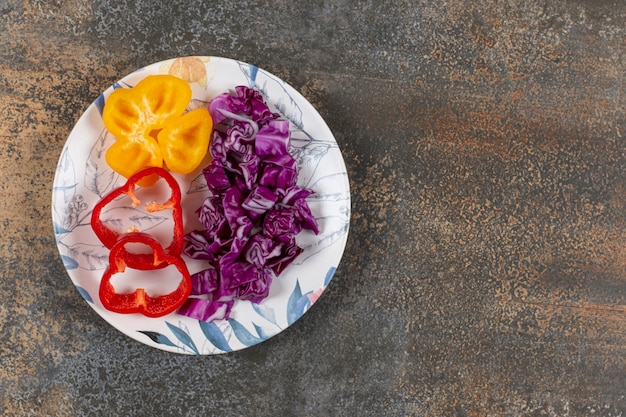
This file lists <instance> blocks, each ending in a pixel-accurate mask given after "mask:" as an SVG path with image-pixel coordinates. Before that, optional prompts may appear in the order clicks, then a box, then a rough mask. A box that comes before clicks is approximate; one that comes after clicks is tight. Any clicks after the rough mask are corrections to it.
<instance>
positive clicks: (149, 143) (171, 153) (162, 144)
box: [102, 75, 213, 185]
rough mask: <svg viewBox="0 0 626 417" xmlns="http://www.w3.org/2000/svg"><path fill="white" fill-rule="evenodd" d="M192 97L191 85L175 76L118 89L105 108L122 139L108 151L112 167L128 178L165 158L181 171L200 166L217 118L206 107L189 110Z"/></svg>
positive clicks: (151, 77) (111, 126) (104, 114)
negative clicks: (187, 110)
mask: <svg viewBox="0 0 626 417" xmlns="http://www.w3.org/2000/svg"><path fill="white" fill-rule="evenodd" d="M191 96H192V91H191V87H190V86H189V84H188V83H187V82H186V81H184V80H182V79H180V78H178V77H175V76H173V75H149V76H147V77H146V78H144V79H143V80H141V81H140V82H139V83H137V85H135V86H134V87H131V88H120V89H117V90H115V91H113V92H112V93H111V94H110V95H109V97H108V98H107V100H106V103H105V106H104V110H103V112H102V120H103V122H104V126H105V127H106V128H107V130H108V131H109V132H110V133H111V134H112V135H113V136H115V138H116V141H115V143H114V144H113V145H111V146H110V147H109V149H108V150H107V152H106V155H105V159H106V161H107V163H108V164H109V166H110V167H111V168H112V169H113V170H115V171H116V172H118V173H119V174H121V175H123V176H124V177H126V178H128V177H130V176H131V175H133V174H135V173H136V172H139V171H140V170H142V169H144V168H147V167H152V166H158V167H161V166H163V163H164V161H165V164H166V166H167V168H168V169H170V170H171V171H173V172H176V173H179V174H188V173H190V172H192V171H193V170H195V169H196V168H197V167H198V166H199V165H200V163H201V162H202V160H203V159H204V157H205V156H206V154H207V152H208V146H209V141H210V137H211V131H212V129H213V120H212V119H211V115H210V114H209V112H208V109H206V108H200V109H197V110H193V111H190V112H188V113H185V110H186V108H187V106H188V104H189V102H190V100H191ZM142 185H144V184H142ZM145 185H147V184H145Z"/></svg>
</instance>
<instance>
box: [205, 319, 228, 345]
mask: <svg viewBox="0 0 626 417" xmlns="http://www.w3.org/2000/svg"><path fill="white" fill-rule="evenodd" d="M198 324H199V325H200V330H202V333H204V337H206V338H207V340H208V341H209V342H211V343H212V344H213V346H215V347H216V348H218V349H220V350H223V351H224V352H232V349H231V347H230V346H229V345H228V341H227V340H226V338H225V337H224V333H222V331H221V330H220V328H219V327H217V324H215V323H213V322H211V323H208V322H206V321H202V320H200V321H198Z"/></svg>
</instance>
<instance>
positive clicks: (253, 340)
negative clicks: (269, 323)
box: [228, 319, 263, 346]
mask: <svg viewBox="0 0 626 417" xmlns="http://www.w3.org/2000/svg"><path fill="white" fill-rule="evenodd" d="M228 323H230V327H232V329H233V333H235V336H236V337H237V339H239V341H240V342H241V343H243V344H244V345H246V346H252V345H256V344H257V343H260V342H262V341H263V339H260V338H259V337H257V336H254V335H253V334H252V333H250V332H249V331H248V329H246V328H245V327H243V325H242V324H241V323H239V322H238V321H237V320H235V319H230V320H228Z"/></svg>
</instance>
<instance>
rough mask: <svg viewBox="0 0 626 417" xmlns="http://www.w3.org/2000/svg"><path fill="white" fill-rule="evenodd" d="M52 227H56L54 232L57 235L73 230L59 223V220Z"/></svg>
mask: <svg viewBox="0 0 626 417" xmlns="http://www.w3.org/2000/svg"><path fill="white" fill-rule="evenodd" d="M52 227H54V234H56V235H62V234H64V233H69V232H71V230H67V229H66V228H65V227H63V226H61V225H59V224H58V223H57V222H53V223H52Z"/></svg>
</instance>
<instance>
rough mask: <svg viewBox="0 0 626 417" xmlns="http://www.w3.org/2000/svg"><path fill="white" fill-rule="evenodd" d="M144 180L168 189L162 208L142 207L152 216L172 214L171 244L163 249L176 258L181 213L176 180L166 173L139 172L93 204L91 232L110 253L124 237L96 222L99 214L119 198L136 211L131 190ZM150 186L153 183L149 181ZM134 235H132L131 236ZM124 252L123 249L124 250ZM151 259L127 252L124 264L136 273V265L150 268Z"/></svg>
mask: <svg viewBox="0 0 626 417" xmlns="http://www.w3.org/2000/svg"><path fill="white" fill-rule="evenodd" d="M147 178H156V180H158V179H159V178H163V179H164V180H165V181H166V182H167V184H168V186H169V187H170V189H171V195H170V198H169V199H168V200H167V201H165V202H164V203H162V204H159V203H148V204H147V205H146V211H148V212H150V213H152V212H156V211H161V210H167V209H171V210H172V219H173V220H174V233H173V236H172V242H171V243H170V245H169V246H168V247H167V248H165V252H167V253H169V254H172V255H180V254H181V253H182V250H183V245H184V240H183V238H184V230H183V210H182V208H181V205H180V201H181V192H180V187H179V186H178V183H177V182H176V179H174V177H173V176H172V174H170V173H169V172H168V171H167V170H166V169H164V168H161V167H150V168H146V169H143V170H141V171H139V172H138V173H136V174H134V175H132V176H130V177H129V178H128V180H127V181H126V183H125V184H124V185H122V186H121V187H119V188H116V189H114V190H113V191H111V192H110V193H109V194H107V195H105V196H104V197H103V198H102V199H101V200H100V201H99V202H98V203H96V205H95V207H94V209H93V212H92V214H91V227H92V229H93V231H94V232H95V234H96V236H98V239H100V241H101V242H102V243H103V244H104V246H106V247H107V248H108V249H111V248H112V247H113V246H114V245H115V244H116V243H117V241H118V240H119V239H120V238H121V237H122V236H124V235H125V234H126V233H120V232H116V231H114V230H111V229H110V228H109V227H107V226H106V225H105V224H104V222H103V221H102V220H101V219H100V216H101V214H102V210H103V209H104V207H106V206H107V205H108V204H109V203H111V202H112V201H113V200H115V199H116V198H117V197H119V196H121V195H122V194H126V195H127V196H128V197H130V199H131V200H132V206H133V207H137V206H139V205H140V204H141V202H140V201H139V199H138V198H137V196H136V195H135V187H136V186H137V183H138V182H141V181H142V180H144V179H147ZM153 182H154V181H153ZM133 233H136V232H133ZM124 250H125V249H124ZM153 260H154V259H153V257H152V255H151V254H141V253H132V252H128V253H127V256H126V261H127V262H128V263H129V264H128V265H129V266H130V267H131V268H136V269H140V265H142V264H145V265H152V262H153Z"/></svg>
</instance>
